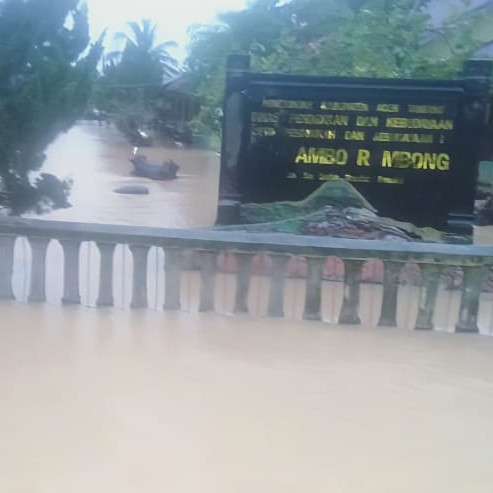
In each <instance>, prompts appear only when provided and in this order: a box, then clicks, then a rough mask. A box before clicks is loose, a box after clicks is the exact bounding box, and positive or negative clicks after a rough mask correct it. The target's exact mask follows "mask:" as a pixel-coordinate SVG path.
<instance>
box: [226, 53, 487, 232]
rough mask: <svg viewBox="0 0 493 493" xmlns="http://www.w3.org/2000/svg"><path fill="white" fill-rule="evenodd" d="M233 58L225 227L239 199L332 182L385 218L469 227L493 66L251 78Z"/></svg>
mask: <svg viewBox="0 0 493 493" xmlns="http://www.w3.org/2000/svg"><path fill="white" fill-rule="evenodd" d="M249 64H250V59H249V57H248V56H243V55H233V56H231V57H230V58H229V60H228V72H227V81H226V95H225V102H224V109H223V115H224V116H223V141H222V152H221V177H220V194H219V211H218V223H219V224H231V223H235V222H239V217H238V214H237V212H238V204H241V203H245V202H257V203H263V202H274V201H279V200H301V199H303V198H305V197H306V196H307V195H309V194H310V193H311V192H313V191H314V190H316V189H317V188H318V187H319V186H321V185H322V184H323V183H324V182H326V181H329V180H331V179H335V178H342V179H346V180H348V181H349V182H351V183H352V184H353V185H354V186H355V187H356V188H357V189H358V191H360V193H362V194H363V195H364V196H365V198H367V199H368V201H369V202H370V203H372V205H374V206H375V208H376V209H377V210H378V213H379V214H380V215H382V216H386V217H391V218H393V219H397V220H403V221H407V222H411V223H413V224H415V225H417V226H430V227H435V228H437V229H441V230H447V231H450V232H455V233H462V234H470V233H471V231H472V223H473V220H474V199H475V191H476V181H477V175H478V165H479V161H480V160H481V159H482V157H483V156H484V152H485V149H486V146H487V129H488V126H487V121H488V118H489V109H488V108H489V97H490V93H489V88H490V83H491V75H492V69H493V61H485V60H471V61H468V62H466V64H465V66H464V71H463V77H462V78H460V79H457V80H402V79H368V78H342V77H312V76H288V75H277V74H255V73H252V72H250V70H249Z"/></svg>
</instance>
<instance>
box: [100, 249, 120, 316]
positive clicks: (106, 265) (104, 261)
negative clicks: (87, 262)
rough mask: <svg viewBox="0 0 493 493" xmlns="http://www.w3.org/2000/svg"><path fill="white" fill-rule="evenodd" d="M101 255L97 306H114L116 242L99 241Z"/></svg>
mask: <svg viewBox="0 0 493 493" xmlns="http://www.w3.org/2000/svg"><path fill="white" fill-rule="evenodd" d="M97 245H98V248H99V252H100V255H101V261H100V267H99V295H98V301H97V306H99V307H105V306H113V305H114V299H113V257H114V254H115V247H116V244H115V243H99V242H98V243H97Z"/></svg>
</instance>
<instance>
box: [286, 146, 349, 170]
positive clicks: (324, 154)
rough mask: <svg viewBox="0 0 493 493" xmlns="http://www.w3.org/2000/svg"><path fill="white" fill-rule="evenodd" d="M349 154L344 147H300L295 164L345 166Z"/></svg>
mask: <svg viewBox="0 0 493 493" xmlns="http://www.w3.org/2000/svg"><path fill="white" fill-rule="evenodd" d="M348 158H349V154H348V152H347V151H346V149H329V148H327V147H309V148H306V147H300V149H299V151H298V155H297V156H296V159H295V163H296V164H336V165H339V166H345V165H346V164H347V162H348Z"/></svg>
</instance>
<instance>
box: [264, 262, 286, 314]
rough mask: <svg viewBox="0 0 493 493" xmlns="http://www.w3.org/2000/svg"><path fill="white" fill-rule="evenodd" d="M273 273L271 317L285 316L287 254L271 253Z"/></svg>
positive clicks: (270, 304)
mask: <svg viewBox="0 0 493 493" xmlns="http://www.w3.org/2000/svg"><path fill="white" fill-rule="evenodd" d="M271 259H272V274H271V279H270V291H269V311H268V313H269V317H273V318H275V317H277V318H282V317H284V286H285V282H286V268H287V265H288V262H289V257H288V256H287V255H271Z"/></svg>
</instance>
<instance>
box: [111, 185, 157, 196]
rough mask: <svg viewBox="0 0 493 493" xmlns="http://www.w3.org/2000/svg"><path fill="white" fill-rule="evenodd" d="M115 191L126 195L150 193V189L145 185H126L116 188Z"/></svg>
mask: <svg viewBox="0 0 493 493" xmlns="http://www.w3.org/2000/svg"><path fill="white" fill-rule="evenodd" d="M114 192H115V193H121V194H124V195H148V194H149V189H148V188H147V187H145V186H144V185H125V186H123V187H119V188H116V189H115V190H114Z"/></svg>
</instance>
